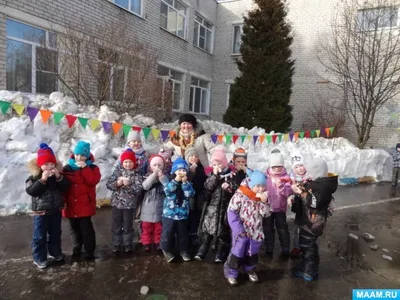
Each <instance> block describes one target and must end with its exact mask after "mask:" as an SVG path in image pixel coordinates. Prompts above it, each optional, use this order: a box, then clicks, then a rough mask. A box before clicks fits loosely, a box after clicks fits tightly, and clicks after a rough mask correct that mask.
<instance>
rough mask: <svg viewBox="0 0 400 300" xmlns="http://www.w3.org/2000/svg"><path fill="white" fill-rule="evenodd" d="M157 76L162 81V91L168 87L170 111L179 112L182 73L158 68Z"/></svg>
mask: <svg viewBox="0 0 400 300" xmlns="http://www.w3.org/2000/svg"><path fill="white" fill-rule="evenodd" d="M158 76H159V77H160V78H161V79H162V84H163V90H166V89H165V88H166V87H167V85H168V89H167V90H170V91H171V94H172V109H173V110H176V111H181V110H182V108H181V102H182V81H183V73H180V72H177V71H174V70H171V69H168V68H165V67H163V66H158Z"/></svg>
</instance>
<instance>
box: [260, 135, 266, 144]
mask: <svg viewBox="0 0 400 300" xmlns="http://www.w3.org/2000/svg"><path fill="white" fill-rule="evenodd" d="M264 140H265V135H260V138H259V141H260V145H261V144H262V143H264Z"/></svg>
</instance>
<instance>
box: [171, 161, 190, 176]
mask: <svg viewBox="0 0 400 300" xmlns="http://www.w3.org/2000/svg"><path fill="white" fill-rule="evenodd" d="M179 169H185V170H186V172H189V164H188V163H187V162H186V160H184V159H183V158H182V157H178V158H177V159H176V160H175V161H174V163H173V164H172V169H171V174H175V172H176V171H178V170H179Z"/></svg>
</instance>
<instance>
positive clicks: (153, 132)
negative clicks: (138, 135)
mask: <svg viewBox="0 0 400 300" xmlns="http://www.w3.org/2000/svg"><path fill="white" fill-rule="evenodd" d="M160 132H161V131H160V129H153V130H152V131H151V133H152V134H153V138H154V140H155V141H157V140H158V138H159V137H160Z"/></svg>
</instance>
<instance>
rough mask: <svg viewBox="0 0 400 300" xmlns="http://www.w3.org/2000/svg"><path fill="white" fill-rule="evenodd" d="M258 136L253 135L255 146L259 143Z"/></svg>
mask: <svg viewBox="0 0 400 300" xmlns="http://www.w3.org/2000/svg"><path fill="white" fill-rule="evenodd" d="M257 140H258V135H253V143H254V145H255V144H256V143H257Z"/></svg>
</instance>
